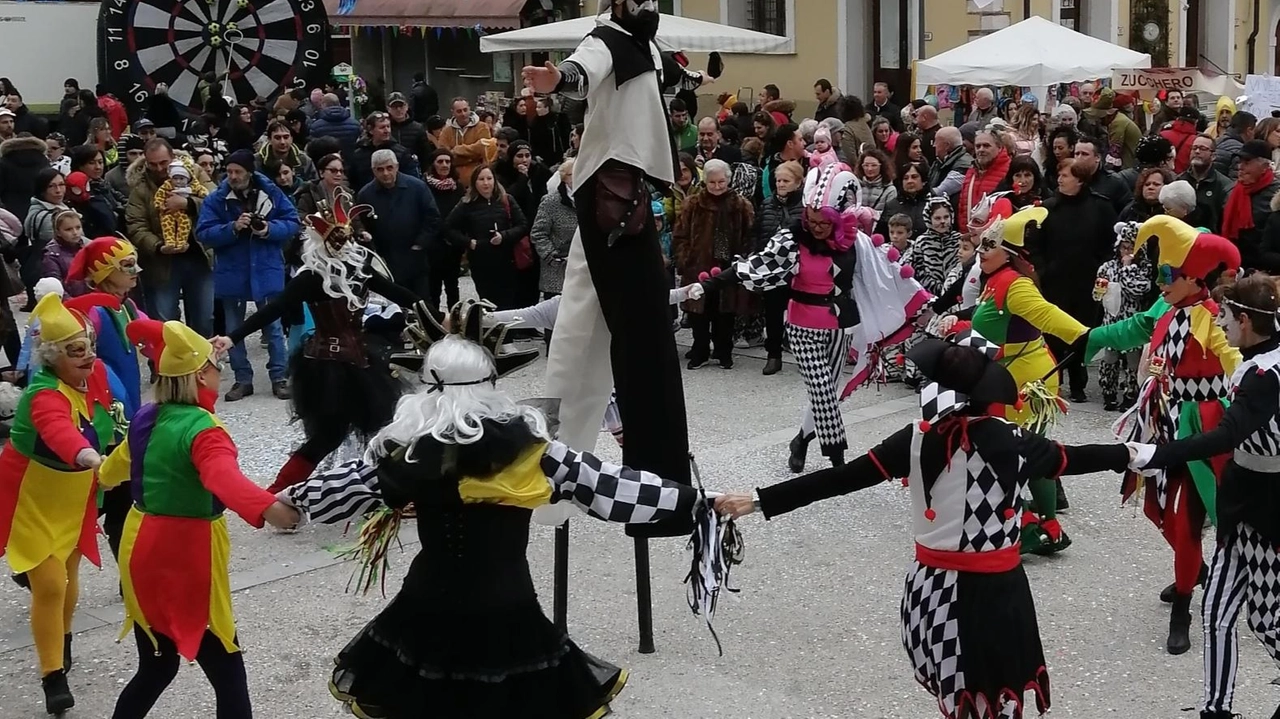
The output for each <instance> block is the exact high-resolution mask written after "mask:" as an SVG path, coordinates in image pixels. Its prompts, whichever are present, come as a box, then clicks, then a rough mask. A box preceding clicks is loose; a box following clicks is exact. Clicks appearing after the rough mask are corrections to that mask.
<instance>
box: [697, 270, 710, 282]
mask: <svg viewBox="0 0 1280 719" xmlns="http://www.w3.org/2000/svg"><path fill="white" fill-rule="evenodd" d="M709 279H711V275H709V274H707V273H706V272H699V273H698V281H699V282H706V281H707V280H709Z"/></svg>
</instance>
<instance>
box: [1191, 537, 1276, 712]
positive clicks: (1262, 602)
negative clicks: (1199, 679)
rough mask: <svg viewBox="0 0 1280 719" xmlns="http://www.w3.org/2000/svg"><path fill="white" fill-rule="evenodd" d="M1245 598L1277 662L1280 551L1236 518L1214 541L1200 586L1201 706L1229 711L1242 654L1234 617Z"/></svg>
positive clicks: (1252, 619) (1252, 621)
mask: <svg viewBox="0 0 1280 719" xmlns="http://www.w3.org/2000/svg"><path fill="white" fill-rule="evenodd" d="M1246 603H1247V604H1248V607H1249V614H1248V620H1249V628H1250V629H1252V630H1253V633H1254V636H1256V637H1258V639H1259V640H1260V641H1261V642H1262V646H1264V647H1266V650H1267V653H1268V654H1270V655H1271V659H1272V660H1273V661H1275V662H1276V663H1277V664H1280V626H1277V623H1278V620H1280V616H1278V615H1280V551H1277V548H1276V547H1275V546H1273V545H1271V544H1268V543H1267V542H1266V540H1264V539H1263V538H1262V537H1261V536H1260V535H1259V534H1258V533H1257V532H1256V531H1255V530H1254V529H1253V528H1252V527H1250V526H1249V525H1247V524H1238V525H1236V527H1235V529H1234V530H1233V531H1232V532H1231V534H1230V536H1229V537H1228V538H1227V539H1226V540H1224V541H1223V542H1220V543H1219V544H1218V549H1217V551H1216V552H1214V555H1213V564H1212V565H1210V568H1209V581H1208V583H1207V584H1206V585H1205V588H1204V607H1203V609H1202V612H1201V614H1202V616H1203V619H1204V706H1203V707H1201V708H1202V709H1203V710H1205V711H1210V712H1230V711H1231V700H1232V697H1233V695H1234V694H1235V689H1236V669H1237V668H1238V666H1239V662H1240V658H1239V656H1238V650H1237V647H1236V620H1237V619H1239V618H1240V611H1241V609H1243V608H1244V606H1245V605H1246Z"/></svg>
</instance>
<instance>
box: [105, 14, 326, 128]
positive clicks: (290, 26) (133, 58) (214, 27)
mask: <svg viewBox="0 0 1280 719" xmlns="http://www.w3.org/2000/svg"><path fill="white" fill-rule="evenodd" d="M99 27H100V29H101V38H100V41H99V48H100V54H101V57H102V77H103V80H104V81H105V83H106V85H107V86H108V87H109V88H111V91H112V92H113V93H114V94H115V95H116V97H118V98H120V99H121V100H124V101H126V102H129V103H130V104H142V103H144V102H146V101H147V100H148V99H149V98H150V97H151V95H152V93H153V92H154V91H155V87H156V85H157V84H158V83H162V82H163V83H165V84H167V85H168V86H169V97H170V98H171V99H173V100H174V102H176V103H177V104H178V105H184V106H187V107H190V108H192V109H197V110H198V109H199V108H200V105H201V101H200V94H199V91H198V89H197V86H198V84H199V81H200V78H201V76H203V75H205V74H206V73H214V74H215V75H217V76H218V77H222V76H223V75H224V74H226V75H227V79H226V81H225V83H226V85H227V86H228V87H226V91H225V92H224V94H227V95H234V96H235V97H236V98H237V99H238V100H239V101H240V102H247V101H249V100H251V99H253V98H255V97H264V98H271V97H272V96H273V95H276V94H277V93H279V92H281V91H285V90H289V89H292V88H295V87H315V86H316V85H318V84H320V83H321V82H323V79H324V76H325V74H326V73H325V70H326V68H325V64H326V63H327V61H328V58H327V52H326V41H327V39H328V37H329V27H328V16H327V15H326V13H325V10H324V2H323V0H103V2H102V13H101V16H100V22H99Z"/></svg>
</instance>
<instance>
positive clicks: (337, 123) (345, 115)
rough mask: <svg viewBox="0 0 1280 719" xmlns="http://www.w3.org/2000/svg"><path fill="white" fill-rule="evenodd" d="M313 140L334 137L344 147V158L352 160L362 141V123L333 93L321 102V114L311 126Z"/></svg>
mask: <svg viewBox="0 0 1280 719" xmlns="http://www.w3.org/2000/svg"><path fill="white" fill-rule="evenodd" d="M309 128H310V130H311V139H312V140H314V139H316V138H317V137H332V138H333V139H335V140H337V141H338V142H339V143H341V145H342V156H343V157H345V158H348V159H350V158H351V156H352V154H353V153H354V152H355V150H356V142H357V141H358V140H359V139H360V133H361V129H360V123H359V122H356V119H355V118H354V117H352V116H351V111H350V110H348V109H347V108H345V107H343V106H342V104H341V102H340V101H339V100H338V96H337V95H335V94H333V93H328V94H326V95H324V96H323V97H322V98H321V100H320V112H318V113H316V116H315V119H313V120H312V121H311V124H310V126H309Z"/></svg>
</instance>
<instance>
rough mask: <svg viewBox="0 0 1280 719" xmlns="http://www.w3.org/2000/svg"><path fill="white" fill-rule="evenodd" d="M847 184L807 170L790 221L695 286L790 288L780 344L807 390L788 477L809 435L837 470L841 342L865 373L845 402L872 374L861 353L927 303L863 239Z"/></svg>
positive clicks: (831, 171) (865, 225)
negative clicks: (784, 341)
mask: <svg viewBox="0 0 1280 719" xmlns="http://www.w3.org/2000/svg"><path fill="white" fill-rule="evenodd" d="M857 187H858V181H857V179H856V178H855V177H854V175H853V173H851V172H849V171H848V170H847V169H845V168H844V166H843V165H828V166H826V167H824V168H820V169H818V168H815V169H813V170H810V171H809V174H808V176H807V177H806V178H805V186H804V200H803V202H804V211H803V214H802V215H801V217H800V222H798V223H795V224H793V225H790V226H787V227H782V228H779V230H778V232H777V233H776V234H775V235H774V236H773V237H772V238H771V239H770V240H769V242H768V243H767V244H766V245H765V248H764V249H763V250H761V251H760V252H757V253H755V254H753V255H751V256H749V257H745V258H739V259H738V260H736V261H735V262H734V263H733V265H732V267H731V268H730V269H729V270H728V271H725V272H721V273H719V274H717V275H715V276H714V277H706V278H703V282H702V288H706V289H713V288H715V287H717V286H721V285H724V284H728V283H734V282H741V283H742V284H743V286H745V287H746V288H748V289H750V290H753V291H756V292H767V291H769V290H772V289H776V288H779V287H790V289H791V302H790V304H789V305H788V307H787V338H788V339H789V340H790V341H791V352H792V354H793V355H794V356H795V359H796V363H797V364H798V365H799V367H800V375H801V376H802V377H804V384H805V389H806V390H808V393H809V404H808V405H806V406H805V409H804V413H803V414H802V416H801V419H800V431H799V433H797V434H796V436H795V438H794V439H792V440H791V445H790V450H791V455H790V457H789V458H788V460H787V464H788V466H789V467H790V469H791V471H792V472H803V471H804V464H805V458H806V455H807V453H808V447H809V443H810V442H812V441H813V439H814V438H815V437H816V438H817V439H818V444H819V446H821V448H822V455H823V456H824V457H826V458H827V459H828V460H830V461H831V464H832V465H834V466H839V465H841V464H844V453H845V451H846V450H847V449H848V448H849V442H848V439H847V437H846V435H845V429H844V420H843V418H842V417H841V416H840V400H841V399H842V396H841V392H840V387H839V385H838V382H839V379H840V372H841V370H842V369H844V366H845V361H846V357H847V356H848V354H849V347H850V345H851V344H852V346H853V348H854V349H855V350H857V351H858V353H859V355H860V357H861V358H862V359H861V362H860V364H862V365H864V366H865V367H866V369H865V370H864V371H862V372H861V373H859V374H860V375H861V376H859V375H858V374H855V376H854V378H853V380H852V381H851V382H850V383H849V388H846V391H845V392H844V394H845V395H847V394H849V392H850V391H852V387H855V386H857V385H859V384H861V383H862V382H863V381H864V380H865V378H867V377H869V376H870V374H871V373H872V371H874V368H872V367H871V366H870V365H871V364H872V360H871V359H870V358H869V355H876V354H877V352H876V348H878V347H879V346H881V345H885V346H887V345H892V344H895V343H897V342H901V341H903V340H904V339H906V338H907V337H909V336H910V335H911V332H912V330H913V329H914V325H912V324H911V319H913V318H915V317H916V316H917V315H918V314H919V313H920V312H921V311H922V310H923V309H924V308H925V307H927V306H928V304H929V302H930V301H931V300H932V299H933V296H932V295H930V294H929V293H928V292H926V291H925V289H924V288H923V287H921V286H920V283H918V282H916V281H915V279H913V275H914V273H913V272H912V270H911V268H910V267H908V266H905V265H900V264H898V263H897V262H896V260H897V259H898V254H897V250H896V249H893V248H890V250H891V251H890V252H889V253H887V254H886V253H885V252H883V251H882V250H881V248H880V247H878V246H877V242H881V241H882V238H880V239H877V240H873V239H872V238H870V237H868V236H867V235H866V233H865V232H864V230H869V229H870V224H871V219H872V216H871V215H870V214H869V213H868V212H867V210H866V208H864V207H858V206H857V205H856V197H857V194H856V193H857ZM695 292H697V290H695Z"/></svg>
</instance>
